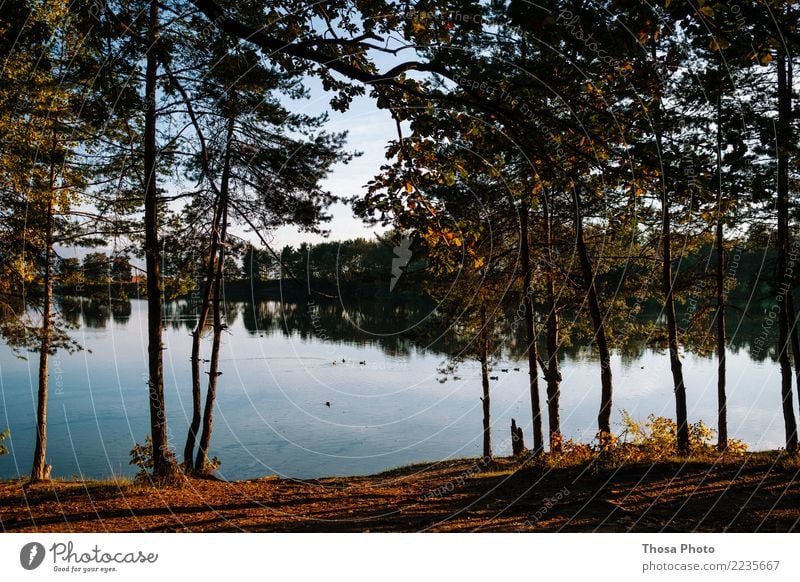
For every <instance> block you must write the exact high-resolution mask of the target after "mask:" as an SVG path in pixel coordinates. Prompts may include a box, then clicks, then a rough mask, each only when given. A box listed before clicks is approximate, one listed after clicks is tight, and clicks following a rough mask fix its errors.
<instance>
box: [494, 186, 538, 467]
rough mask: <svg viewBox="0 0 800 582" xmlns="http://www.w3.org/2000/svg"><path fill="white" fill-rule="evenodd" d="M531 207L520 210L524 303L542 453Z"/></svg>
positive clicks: (535, 429)
mask: <svg viewBox="0 0 800 582" xmlns="http://www.w3.org/2000/svg"><path fill="white" fill-rule="evenodd" d="M529 213H530V208H529V205H528V204H527V202H526V201H523V204H522V208H521V210H520V222H519V225H520V237H519V240H520V246H521V255H522V257H521V258H522V304H523V307H524V310H525V313H524V319H525V335H526V339H527V341H528V346H527V352H528V383H529V386H530V391H531V413H532V416H533V453H534V454H535V455H538V454H540V453H541V452H542V451H543V450H544V435H543V432H542V405H541V400H540V396H539V373H538V371H537V365H538V364H537V362H538V360H539V345H538V342H537V338H536V320H535V314H534V310H533V287H532V286H531V251H530V243H529V241H528V236H529V232H528V230H529V229H528V219H529ZM487 382H488V380H487Z"/></svg>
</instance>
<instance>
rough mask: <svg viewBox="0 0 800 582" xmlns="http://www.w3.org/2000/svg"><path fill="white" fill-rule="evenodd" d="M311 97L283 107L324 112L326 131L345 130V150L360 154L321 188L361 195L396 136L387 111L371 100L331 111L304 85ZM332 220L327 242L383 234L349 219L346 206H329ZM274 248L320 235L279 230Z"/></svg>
mask: <svg viewBox="0 0 800 582" xmlns="http://www.w3.org/2000/svg"><path fill="white" fill-rule="evenodd" d="M308 85H309V88H310V89H311V91H312V98H311V99H309V100H308V101H290V102H288V103H287V104H288V105H289V106H290V107H291V108H292V110H293V111H297V112H303V113H310V114H318V113H321V112H323V111H328V112H329V115H330V120H329V122H328V124H327V125H326V129H327V130H328V131H331V132H340V131H347V132H348V138H347V149H348V150H351V151H353V150H357V151H359V152H362V155H361V156H360V157H357V158H355V159H354V160H353V161H351V162H350V163H349V164H337V165H336V166H335V167H334V169H333V171H332V172H331V175H330V176H329V177H328V178H327V179H326V180H325V182H324V186H325V187H326V188H327V189H328V190H330V191H331V192H332V193H333V194H336V195H340V196H351V195H353V194H363V193H364V192H365V188H364V185H365V184H366V183H367V182H369V181H370V180H371V179H372V178H373V177H374V176H375V175H376V174H377V173H378V171H379V169H380V167H381V165H382V164H385V163H386V162H387V160H386V156H385V152H386V145H387V143H388V142H389V140H391V139H394V138H396V137H397V129H396V126H395V122H394V120H393V119H392V117H391V114H390V113H389V111H386V110H381V109H378V108H377V107H376V106H375V101H374V99H372V98H370V97H367V96H365V97H359V98H356V99H354V100H353V103H352V104H351V106H350V109H349V110H348V111H346V112H344V113H339V112H337V111H331V110H330V106H329V99H330V94H327V93H325V92H324V91H323V90H322V89H321V88H318V87H314V86H312V84H311V83H309V84H308ZM331 211H332V212H331V214H332V215H333V219H332V221H331V222H330V223H329V224H328V225H327V228H328V230H330V231H331V232H330V235H329V237H328V240H346V239H350V238H355V237H360V236H361V237H367V238H369V237H371V236H372V233H374V232H383V230H385V229H382V228H380V227H370V226H366V225H364V223H363V222H362V221H361V220H360V219H358V218H356V217H354V216H353V212H352V210H351V209H350V207H349V206H347V205H344V204H336V205H334V206H332V207H331ZM273 238H274V244H275V247H277V248H280V247H281V246H283V245H285V244H290V245H292V246H297V245H299V244H300V243H302V242H311V243H313V242H320V241H322V240H325V239H323V238H322V237H320V236H317V235H313V234H309V233H303V232H299V231H298V230H297V229H296V228H293V227H283V228H280V229H278V230H276V231H275V232H274V233H273Z"/></svg>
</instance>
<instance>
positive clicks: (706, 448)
mask: <svg viewBox="0 0 800 582" xmlns="http://www.w3.org/2000/svg"><path fill="white" fill-rule="evenodd" d="M622 424H623V427H624V430H623V431H622V435H620V438H623V437H624V438H625V441H624V442H623V443H622V444H621V445H620V444H618V445H617V446H616V447H615V448H617V449H622V450H623V451H625V452H627V454H628V455H630V456H632V457H636V456H637V453H636V451H638V456H640V457H641V458H638V459H634V458H629V459H627V460H629V461H630V460H640V461H657V460H659V459H662V458H664V457H669V456H671V455H674V454H675V451H676V450H677V446H678V437H677V434H678V427H677V425H676V424H675V421H673V420H672V419H669V418H665V417H663V416H656V415H654V414H650V415H649V416H648V417H647V420H645V421H643V422H637V421H635V420H633V418H632V417H631V415H630V414H628V412H627V411H624V410H623V411H622ZM716 433H717V431H715V430H714V429H712V428H710V427H708V426H706V424H705V423H704V422H703V421H702V420H699V421H697V422H696V423H694V424H690V425H689V449H690V452H691V454H692V455H695V456H708V455H716V454H718V451H717V445H716V441H715V436H716ZM628 439H630V441H629V440H628ZM746 451H747V445H746V444H744V443H743V442H742V441H739V440H729V441H728V450H727V451H726V452H727V453H728V454H743V453H745V452H746ZM617 454H618V455H621V456H623V457H624V455H622V454H621V452H617ZM621 460H622V459H621Z"/></svg>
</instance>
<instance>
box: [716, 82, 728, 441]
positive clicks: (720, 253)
mask: <svg viewBox="0 0 800 582" xmlns="http://www.w3.org/2000/svg"><path fill="white" fill-rule="evenodd" d="M720 108H721V97H720V96H719V95H718V96H717V232H716V245H715V246H716V247H717V268H716V279H717V280H716V283H717V313H716V317H715V319H716V324H717V434H718V439H717V449H719V451H725V450H726V449H727V448H728V396H727V391H726V386H725V384H726V380H727V378H726V356H727V354H726V351H725V348H726V344H727V338H726V337H725V246H724V245H725V236H724V234H725V233H724V226H723V223H722V210H723V208H722V143H721V141H720V132H721V129H720V122H721V120H720Z"/></svg>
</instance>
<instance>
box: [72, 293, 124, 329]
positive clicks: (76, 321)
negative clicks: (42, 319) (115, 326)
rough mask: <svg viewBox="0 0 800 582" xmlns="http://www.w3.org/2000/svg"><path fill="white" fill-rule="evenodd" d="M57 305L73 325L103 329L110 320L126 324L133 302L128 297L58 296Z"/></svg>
mask: <svg viewBox="0 0 800 582" xmlns="http://www.w3.org/2000/svg"><path fill="white" fill-rule="evenodd" d="M56 305H57V306H58V309H59V310H60V311H61V314H62V316H63V318H64V320H65V321H66V322H67V323H68V324H70V325H71V326H80V327H86V328H92V329H103V328H105V327H106V325H107V324H108V322H109V320H111V319H113V320H114V322H115V323H122V324H125V323H127V322H128V320H129V319H130V316H131V302H130V300H129V299H128V298H127V297H126V298H124V299H122V298H113V297H110V296H106V297H65V296H61V297H57V298H56Z"/></svg>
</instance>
